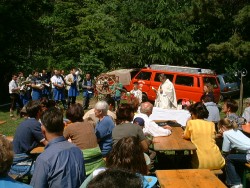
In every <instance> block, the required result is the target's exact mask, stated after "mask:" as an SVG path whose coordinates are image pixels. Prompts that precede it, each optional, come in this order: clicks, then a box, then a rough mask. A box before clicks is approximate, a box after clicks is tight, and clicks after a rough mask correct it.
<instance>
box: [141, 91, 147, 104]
mask: <svg viewBox="0 0 250 188" xmlns="http://www.w3.org/2000/svg"><path fill="white" fill-rule="evenodd" d="M147 101H148V96H147V95H146V94H145V93H142V103H143V102H147Z"/></svg>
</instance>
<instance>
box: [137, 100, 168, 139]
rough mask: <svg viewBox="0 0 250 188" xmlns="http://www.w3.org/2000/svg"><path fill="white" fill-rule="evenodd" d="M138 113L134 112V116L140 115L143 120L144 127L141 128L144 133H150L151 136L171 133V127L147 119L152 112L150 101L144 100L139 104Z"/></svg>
mask: <svg viewBox="0 0 250 188" xmlns="http://www.w3.org/2000/svg"><path fill="white" fill-rule="evenodd" d="M140 112H141V113H139V114H136V115H135V117H134V118H136V117H141V118H142V119H144V121H145V127H144V128H143V132H144V134H150V135H151V136H154V137H156V136H168V135H170V134H171V127H170V126H168V125H166V126H164V127H160V126H159V125H157V124H156V123H155V122H154V121H153V120H151V119H149V116H150V115H151V114H152V112H153V105H152V104H151V103H150V102H144V103H142V104H141V108H140Z"/></svg>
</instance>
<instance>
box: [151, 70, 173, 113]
mask: <svg viewBox="0 0 250 188" xmlns="http://www.w3.org/2000/svg"><path fill="white" fill-rule="evenodd" d="M159 79H160V82H161V85H160V86H159V88H158V90H157V91H156V89H155V88H152V89H153V90H154V91H156V92H157V98H156V100H155V107H159V108H163V109H176V108H177V100H176V93H175V88H174V85H173V83H172V82H171V81H170V80H169V79H167V77H166V75H165V74H160V75H159Z"/></svg>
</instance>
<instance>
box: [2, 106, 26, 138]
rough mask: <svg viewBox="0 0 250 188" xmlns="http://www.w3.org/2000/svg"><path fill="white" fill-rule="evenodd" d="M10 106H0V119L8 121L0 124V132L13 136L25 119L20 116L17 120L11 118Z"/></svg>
mask: <svg viewBox="0 0 250 188" xmlns="http://www.w3.org/2000/svg"><path fill="white" fill-rule="evenodd" d="M9 110H10V109H9V106H4V107H1V108H0V121H6V122H5V123H3V124H0V134H4V135H6V136H13V135H14V133H15V130H16V128H17V126H18V124H19V123H20V122H21V121H23V119H20V118H18V119H17V120H12V119H11V118H10V113H9Z"/></svg>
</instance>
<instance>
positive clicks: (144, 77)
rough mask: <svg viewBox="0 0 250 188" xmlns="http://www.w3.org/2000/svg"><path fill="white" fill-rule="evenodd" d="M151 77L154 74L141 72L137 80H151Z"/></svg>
mask: <svg viewBox="0 0 250 188" xmlns="http://www.w3.org/2000/svg"><path fill="white" fill-rule="evenodd" d="M151 75H152V72H140V73H139V74H138V75H137V76H136V79H138V80H150V77H151Z"/></svg>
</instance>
